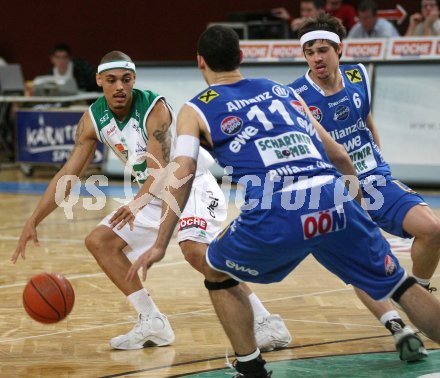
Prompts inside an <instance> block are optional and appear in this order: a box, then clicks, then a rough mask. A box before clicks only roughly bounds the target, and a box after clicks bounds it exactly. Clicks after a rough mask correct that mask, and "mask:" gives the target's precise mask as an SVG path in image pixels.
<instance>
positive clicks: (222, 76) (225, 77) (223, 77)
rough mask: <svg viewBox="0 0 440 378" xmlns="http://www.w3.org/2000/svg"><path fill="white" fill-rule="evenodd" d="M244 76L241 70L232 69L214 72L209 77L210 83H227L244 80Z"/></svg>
mask: <svg viewBox="0 0 440 378" xmlns="http://www.w3.org/2000/svg"><path fill="white" fill-rule="evenodd" d="M243 79H244V77H243V76H242V75H241V73H240V71H238V70H236V71H230V72H213V73H212V75H211V77H209V78H208V84H209V85H227V84H234V83H236V82H237V81H240V80H243Z"/></svg>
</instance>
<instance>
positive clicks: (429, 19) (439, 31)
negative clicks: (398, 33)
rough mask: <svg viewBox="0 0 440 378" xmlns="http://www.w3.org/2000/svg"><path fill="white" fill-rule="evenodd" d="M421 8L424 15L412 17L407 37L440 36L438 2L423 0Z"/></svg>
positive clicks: (416, 14) (436, 0)
mask: <svg viewBox="0 0 440 378" xmlns="http://www.w3.org/2000/svg"><path fill="white" fill-rule="evenodd" d="M421 8H422V13H414V14H412V15H411V16H410V18H409V25H408V29H407V30H406V33H405V36H408V37H410V36H436V35H440V19H439V15H440V14H439V2H438V0H422V1H421Z"/></svg>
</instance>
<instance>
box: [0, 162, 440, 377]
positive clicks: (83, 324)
mask: <svg viewBox="0 0 440 378" xmlns="http://www.w3.org/2000/svg"><path fill="white" fill-rule="evenodd" d="M47 178H48V177H46V176H44V175H41V176H38V175H36V177H34V178H33V179H32V180H30V181H31V182H45V181H46V180H47ZM17 180H19V181H29V179H26V178H24V177H23V176H22V175H21V174H20V173H18V172H16V171H15V170H11V169H7V170H2V171H0V182H9V181H17ZM437 194H438V193H437ZM38 199H39V195H29V194H17V193H0V203H1V210H0V221H1V222H0V253H1V262H0V266H1V269H0V377H104V376H106V377H109V376H125V377H155V378H158V377H170V376H176V375H180V374H185V373H192V372H201V371H204V370H209V369H216V368H222V367H225V366H226V365H225V363H227V361H228V360H229V361H232V360H233V357H231V355H232V354H233V351H232V349H231V347H230V345H229V343H228V340H227V338H226V337H225V335H224V333H223V331H222V329H221V326H220V324H219V322H218V320H217V318H216V315H215V313H214V311H213V309H212V307H211V304H210V301H209V297H208V294H207V291H206V289H205V288H204V286H203V282H202V277H201V275H200V274H199V273H197V272H196V271H194V270H192V269H191V268H190V266H189V265H188V264H187V263H186V262H185V261H184V259H183V258H182V256H181V254H180V251H179V248H178V246H177V244H176V242H175V241H173V243H172V245H171V247H170V249H169V252H168V254H167V256H166V258H165V259H164V260H163V261H162V262H161V263H159V264H157V265H156V266H155V267H154V268H153V269H152V270H151V272H150V273H149V276H148V279H147V282H146V284H145V286H146V287H147V289H148V290H149V291H150V293H151V294H152V296H153V298H154V299H155V302H156V303H157V305H158V306H159V308H160V309H161V311H162V312H163V313H165V314H167V315H168V317H169V319H170V322H171V324H172V326H173V328H174V331H175V333H176V341H175V342H174V343H173V345H171V346H168V347H162V348H148V349H143V350H133V351H115V350H112V349H110V347H109V343H108V342H109V340H110V339H111V338H112V337H114V336H116V335H118V334H121V333H125V332H127V331H128V330H129V329H130V328H131V327H132V325H133V322H134V321H135V319H134V317H135V313H134V312H133V311H132V310H131V308H130V307H129V305H128V303H127V301H126V300H125V298H124V296H123V295H122V294H121V293H120V292H119V291H118V290H117V289H116V287H114V286H113V284H112V283H111V282H110V281H109V280H108V279H107V277H106V276H105V275H104V274H103V273H102V272H101V270H100V268H99V267H98V266H97V264H96V263H95V261H94V259H93V258H92V257H91V256H90V255H89V253H88V252H87V250H86V248H85V246H84V243H83V240H84V237H85V236H86V235H87V233H88V232H89V231H90V230H91V229H92V228H93V227H94V226H95V225H96V224H97V223H98V222H99V221H100V219H101V218H103V216H104V215H106V214H107V213H108V212H109V211H110V210H112V209H113V208H115V207H116V206H117V203H115V202H110V201H109V202H108V203H107V205H106V207H105V208H104V209H102V210H99V211H85V210H84V209H83V208H82V206H81V204H79V205H78V206H76V207H75V209H74V219H73V220H68V219H66V217H65V215H64V213H63V211H62V210H61V209H58V210H57V211H56V212H55V213H53V214H52V215H50V216H49V217H48V218H47V219H46V220H45V221H44V222H43V224H42V225H41V226H40V227H39V239H40V243H41V246H40V247H39V248H35V247H33V246H29V247H28V250H27V259H26V261H24V262H23V261H19V262H18V263H17V264H16V265H13V264H12V263H11V262H10V261H9V258H10V255H11V254H12V252H13V251H14V249H15V246H16V243H17V240H18V236H19V233H20V231H21V228H22V226H23V224H24V222H25V220H26V218H27V217H28V216H29V215H30V213H31V211H32V209H33V208H34V207H35V205H36V202H37V200H38ZM436 211H437V213H440V211H439V210H438V209H437V210H436ZM236 214H237V209H236V207H235V206H232V205H231V206H230V212H229V218H230V219H232V218H233V217H234V216H236ZM392 244H393V247H394V248H395V250H396V254H397V255H398V256H399V258H400V261H401V262H402V265H403V266H405V267H406V268H409V269H410V266H411V261H410V256H409V253H408V248H409V247H408V243H405V242H403V241H400V240H396V239H393V240H392ZM40 272H60V273H62V274H64V275H65V276H67V277H68V278H69V280H70V281H71V283H72V285H73V287H74V290H75V294H76V302H75V306H74V309H73V311H72V313H71V314H70V315H69V317H68V318H67V319H66V320H64V321H62V322H60V323H57V324H54V325H42V324H39V323H37V322H35V321H33V320H32V319H30V318H29V317H28V316H27V315H26V313H25V311H24V309H23V307H22V300H21V295H22V291H23V288H24V285H25V284H26V282H27V280H28V279H29V278H30V277H31V276H33V275H34V274H37V273H40ZM433 284H434V286H440V271H437V273H436V274H435V276H434V279H433ZM252 287H253V289H254V290H255V292H256V293H257V295H259V297H260V298H261V299H262V301H263V302H264V304H265V305H266V307H267V308H268V309H269V310H270V311H271V312H272V313H276V314H280V315H281V316H282V317H283V318H284V320H285V322H286V324H287V326H288V328H289V330H290V331H291V333H292V335H293V341H292V343H291V345H290V347H289V348H287V349H285V350H281V351H275V352H271V353H265V354H264V357H265V359H266V360H267V361H278V360H291V359H293V360H296V359H303V358H314V357H320V356H337V355H345V354H358V353H370V352H392V351H394V344H393V340H392V337H391V336H390V335H389V333H388V331H386V330H385V329H384V328H383V327H382V326H381V325H380V323H379V322H378V321H377V320H376V319H375V318H374V317H373V316H372V315H371V314H370V313H369V312H368V311H367V310H366V309H365V308H364V306H363V305H362V303H361V302H360V301H359V300H358V299H357V298H356V296H355V295H354V293H353V291H352V289H351V288H350V287H349V286H346V285H345V284H344V283H342V282H341V281H340V280H339V279H338V278H336V277H335V276H333V275H331V274H330V273H328V272H327V271H326V270H324V269H323V268H322V267H321V266H320V265H319V264H318V263H316V262H315V261H314V260H313V259H312V258H308V259H307V260H306V261H304V263H303V264H302V265H301V266H300V267H299V268H298V269H297V270H295V272H294V273H293V274H291V275H290V276H289V277H288V278H287V279H286V280H285V281H283V282H282V283H278V284H272V285H267V286H265V285H252ZM437 295H439V294H437ZM403 318H404V319H406V318H405V316H403ZM422 337H423V339H424V341H425V343H426V347H427V348H428V349H437V348H439V346H438V345H437V344H435V343H433V342H430V341H429V340H427V339H426V337H424V336H422ZM394 355H395V359H396V361H398V356H397V354H394ZM228 356H229V357H228ZM353 369H354V373H353V377H356V376H360V375H359V374H357V373H355V371H356V367H355V366H354V367H353ZM228 376H230V375H225V377H228Z"/></svg>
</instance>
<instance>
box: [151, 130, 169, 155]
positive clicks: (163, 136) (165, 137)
mask: <svg viewBox="0 0 440 378" xmlns="http://www.w3.org/2000/svg"><path fill="white" fill-rule="evenodd" d="M153 136H154V137H155V138H156V140H157V141H158V142H159V143H160V144H161V146H162V155H163V159H164V160H165V161H166V162H167V163H169V162H170V149H171V132H170V129H169V125H168V124H166V123H163V124H162V125H161V127H160V128H159V129H157V130H155V131H154V132H153Z"/></svg>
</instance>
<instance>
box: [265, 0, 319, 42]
mask: <svg viewBox="0 0 440 378" xmlns="http://www.w3.org/2000/svg"><path fill="white" fill-rule="evenodd" d="M322 11H324V0H301V1H300V3H299V14H300V17H298V18H293V17H292V16H291V15H290V13H289V12H288V11H287V10H286V8H274V9H272V10H271V13H272V14H273V15H274V16H275V17H278V18H281V19H283V20H285V21H286V22H288V23H289V26H290V35H289V36H290V38H292V39H298V29H299V28H300V26H301V25H302V23H303V22H304V21H305V20H306V19H307V18H315V17H316V16H317V15H318V13H319V12H322Z"/></svg>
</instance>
